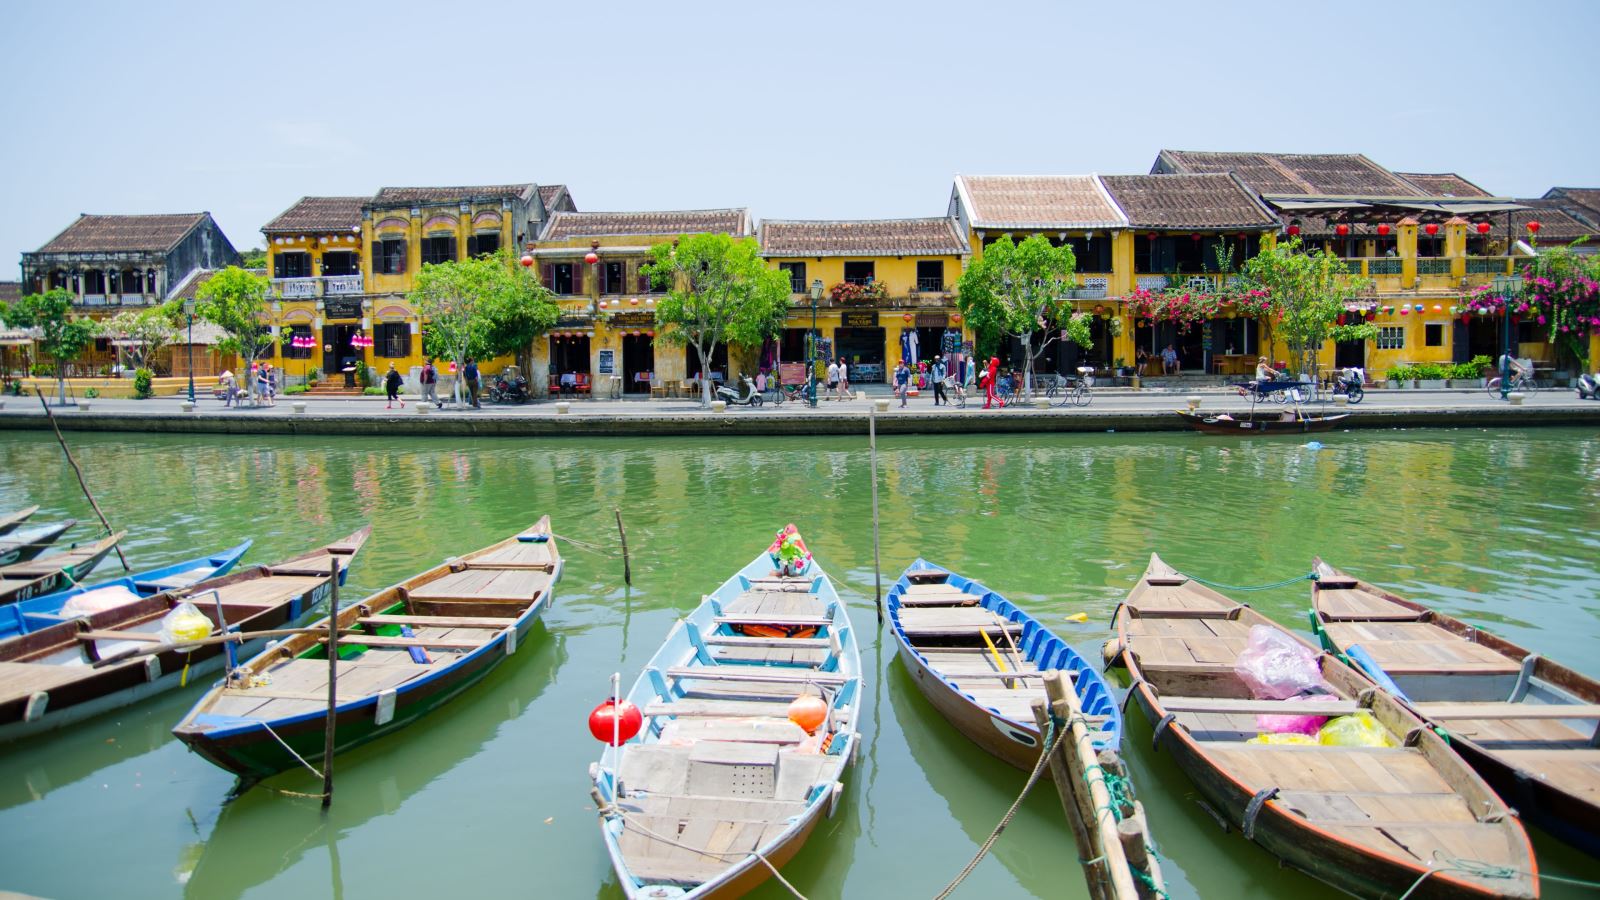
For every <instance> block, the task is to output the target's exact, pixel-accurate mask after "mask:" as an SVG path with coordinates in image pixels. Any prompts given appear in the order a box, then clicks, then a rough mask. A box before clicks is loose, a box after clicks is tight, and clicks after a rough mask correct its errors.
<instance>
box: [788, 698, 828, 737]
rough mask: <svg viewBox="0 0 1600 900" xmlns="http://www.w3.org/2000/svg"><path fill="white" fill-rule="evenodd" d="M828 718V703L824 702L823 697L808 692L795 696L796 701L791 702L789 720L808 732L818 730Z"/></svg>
mask: <svg viewBox="0 0 1600 900" xmlns="http://www.w3.org/2000/svg"><path fill="white" fill-rule="evenodd" d="M827 718H828V704H826V703H823V702H822V698H821V697H812V696H810V695H809V694H808V695H806V696H804V697H796V698H794V702H793V703H790V704H789V721H791V722H793V723H795V724H796V725H799V726H800V727H801V728H804V729H805V730H806V733H807V734H809V733H811V732H813V731H816V730H817V727H818V726H820V725H821V724H822V723H823V722H824V721H826V720H827Z"/></svg>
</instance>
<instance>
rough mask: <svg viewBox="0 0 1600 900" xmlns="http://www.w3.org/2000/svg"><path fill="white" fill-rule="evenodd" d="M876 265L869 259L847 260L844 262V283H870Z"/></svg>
mask: <svg viewBox="0 0 1600 900" xmlns="http://www.w3.org/2000/svg"><path fill="white" fill-rule="evenodd" d="M876 271H877V265H876V264H875V263H874V262H872V261H871V260H867V261H866V262H847V263H845V264H844V280H845V283H846V284H871V283H872V280H873V278H874V274H873V273H874V272H876Z"/></svg>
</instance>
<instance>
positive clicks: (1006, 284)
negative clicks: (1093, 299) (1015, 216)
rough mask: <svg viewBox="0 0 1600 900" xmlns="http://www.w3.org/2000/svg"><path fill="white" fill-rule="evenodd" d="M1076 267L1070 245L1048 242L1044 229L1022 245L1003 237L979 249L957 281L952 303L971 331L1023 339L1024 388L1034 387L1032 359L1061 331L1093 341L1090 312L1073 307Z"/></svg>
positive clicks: (1080, 340)
mask: <svg viewBox="0 0 1600 900" xmlns="http://www.w3.org/2000/svg"><path fill="white" fill-rule="evenodd" d="M1077 266H1078V260H1077V258H1076V257H1075V256H1073V255H1072V248H1071V247H1068V246H1061V247H1052V246H1050V241H1049V239H1048V238H1046V237H1045V236H1044V235H1042V234H1034V235H1029V236H1028V237H1027V238H1025V239H1024V240H1023V241H1022V243H1020V244H1017V243H1013V242H1012V240H1011V238H1010V237H1009V236H1007V237H1002V238H1001V239H1000V240H998V241H995V242H994V243H992V244H990V245H989V246H987V247H985V248H983V255H982V256H981V257H979V258H978V261H977V262H975V263H973V264H972V265H970V266H968V267H967V270H966V271H965V272H963V273H961V280H960V281H957V282H956V295H957V296H956V304H957V306H959V307H960V308H961V314H962V315H964V316H966V317H967V322H968V323H970V324H971V326H972V328H973V330H975V331H977V332H979V333H980V334H988V335H1002V336H1009V337H1015V338H1018V339H1019V340H1021V341H1022V357H1023V391H1024V393H1031V392H1032V390H1033V363H1034V360H1035V359H1037V358H1038V357H1039V356H1040V355H1041V354H1043V353H1044V351H1045V349H1046V348H1047V347H1049V346H1050V344H1051V343H1053V342H1054V341H1056V340H1057V339H1059V338H1060V337H1061V336H1062V335H1065V336H1066V337H1067V338H1068V339H1070V340H1071V341H1072V342H1073V343H1075V344H1077V345H1078V346H1080V347H1088V346H1089V345H1090V344H1091V343H1093V339H1092V338H1091V336H1090V332H1089V315H1088V314H1087V313H1074V312H1073V311H1072V301H1071V292H1072V288H1073V285H1074V279H1073V273H1074V272H1075V271H1076V270H1077ZM1040 332H1043V337H1042V338H1041V339H1040V340H1039V341H1038V346H1037V347H1035V346H1034V338H1035V335H1037V334H1039V333H1040Z"/></svg>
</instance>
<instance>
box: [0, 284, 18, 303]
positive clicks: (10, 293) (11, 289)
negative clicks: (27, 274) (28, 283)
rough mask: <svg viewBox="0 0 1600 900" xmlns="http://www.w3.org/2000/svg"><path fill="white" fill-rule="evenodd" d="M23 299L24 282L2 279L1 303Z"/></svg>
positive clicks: (0, 287)
mask: <svg viewBox="0 0 1600 900" xmlns="http://www.w3.org/2000/svg"><path fill="white" fill-rule="evenodd" d="M20 299H22V282H20V281H0V303H15V302H17V301H18V300H20Z"/></svg>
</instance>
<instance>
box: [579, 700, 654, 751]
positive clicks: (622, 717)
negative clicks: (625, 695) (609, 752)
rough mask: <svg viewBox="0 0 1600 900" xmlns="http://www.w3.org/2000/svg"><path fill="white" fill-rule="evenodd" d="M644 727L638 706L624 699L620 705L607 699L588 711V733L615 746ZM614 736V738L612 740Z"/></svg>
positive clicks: (626, 740)
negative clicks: (591, 710)
mask: <svg viewBox="0 0 1600 900" xmlns="http://www.w3.org/2000/svg"><path fill="white" fill-rule="evenodd" d="M642 727H644V714H643V713H641V712H639V707H637V706H634V705H633V704H632V703H631V702H629V701H627V700H624V701H622V704H621V705H620V706H618V705H614V701H612V700H610V699H607V700H606V701H605V702H604V703H601V704H600V705H599V706H596V707H595V708H594V711H593V712H591V713H589V733H590V734H592V735H594V739H595V740H597V741H600V742H601V743H605V744H610V745H611V746H613V747H615V746H617V744H618V743H626V742H628V741H629V740H631V739H632V738H633V736H634V735H636V734H638V733H639V729H640V728H642ZM613 736H615V740H613V739H612V738H613Z"/></svg>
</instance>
